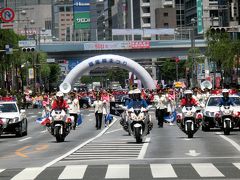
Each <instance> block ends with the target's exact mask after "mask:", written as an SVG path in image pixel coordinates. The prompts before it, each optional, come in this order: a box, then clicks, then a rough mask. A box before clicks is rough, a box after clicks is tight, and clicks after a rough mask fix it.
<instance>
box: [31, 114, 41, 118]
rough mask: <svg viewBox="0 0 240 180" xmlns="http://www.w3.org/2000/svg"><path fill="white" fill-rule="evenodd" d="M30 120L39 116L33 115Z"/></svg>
mask: <svg viewBox="0 0 240 180" xmlns="http://www.w3.org/2000/svg"><path fill="white" fill-rule="evenodd" d="M30 117H31V118H36V117H39V116H37V115H33V116H30Z"/></svg>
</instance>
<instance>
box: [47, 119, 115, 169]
mask: <svg viewBox="0 0 240 180" xmlns="http://www.w3.org/2000/svg"><path fill="white" fill-rule="evenodd" d="M116 121H117V119H116V118H114V120H113V122H112V123H111V124H110V126H109V127H107V128H104V129H103V130H102V131H101V132H100V133H99V134H98V135H96V136H95V137H93V138H91V139H89V140H87V141H85V142H84V143H82V144H80V145H78V146H77V147H75V148H73V149H72V150H70V151H69V152H67V153H65V154H63V155H62V156H60V157H58V158H56V159H54V160H52V161H51V162H49V163H47V164H45V165H44V166H43V167H45V168H47V167H49V166H52V165H53V164H55V163H57V162H58V161H60V160H61V159H64V158H65V157H67V156H69V155H70V154H72V153H74V152H75V151H77V150H79V149H80V148H82V147H83V146H85V145H87V144H88V143H90V142H92V141H93V140H95V139H97V138H99V137H101V136H102V135H103V134H104V133H105V132H106V131H107V130H108V129H109V128H110V127H111V126H112V125H113V124H114V123H115V122H116Z"/></svg>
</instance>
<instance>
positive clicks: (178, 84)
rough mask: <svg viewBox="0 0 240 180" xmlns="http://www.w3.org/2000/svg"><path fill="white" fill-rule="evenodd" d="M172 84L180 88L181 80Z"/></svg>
mask: <svg viewBox="0 0 240 180" xmlns="http://www.w3.org/2000/svg"><path fill="white" fill-rule="evenodd" d="M174 86H175V88H181V87H182V82H175V83H174Z"/></svg>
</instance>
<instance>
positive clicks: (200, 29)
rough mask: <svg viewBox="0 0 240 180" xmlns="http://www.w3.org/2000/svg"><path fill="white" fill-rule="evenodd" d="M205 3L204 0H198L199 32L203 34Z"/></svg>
mask: <svg viewBox="0 0 240 180" xmlns="http://www.w3.org/2000/svg"><path fill="white" fill-rule="evenodd" d="M202 16H203V3H202V0H197V30H198V34H203V19H202Z"/></svg>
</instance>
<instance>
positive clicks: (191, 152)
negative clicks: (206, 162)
mask: <svg viewBox="0 0 240 180" xmlns="http://www.w3.org/2000/svg"><path fill="white" fill-rule="evenodd" d="M185 154H186V155H188V156H199V155H200V154H201V153H197V152H196V150H189V152H188V153H185Z"/></svg>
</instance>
